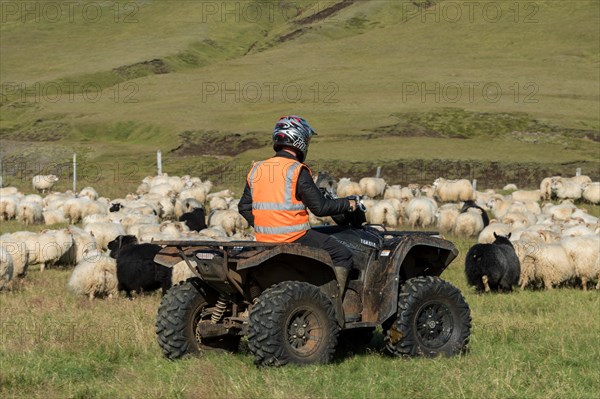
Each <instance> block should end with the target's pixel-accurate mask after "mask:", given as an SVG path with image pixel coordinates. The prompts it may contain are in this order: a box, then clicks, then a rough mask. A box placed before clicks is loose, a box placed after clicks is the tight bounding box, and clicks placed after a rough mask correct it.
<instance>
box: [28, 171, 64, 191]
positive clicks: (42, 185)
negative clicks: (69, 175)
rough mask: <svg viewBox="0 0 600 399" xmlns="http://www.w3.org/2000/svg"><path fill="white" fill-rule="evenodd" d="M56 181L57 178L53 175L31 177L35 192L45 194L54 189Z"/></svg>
mask: <svg viewBox="0 0 600 399" xmlns="http://www.w3.org/2000/svg"><path fill="white" fill-rule="evenodd" d="M57 181H58V177H56V176H55V175H36V176H33V179H32V184H33V188H34V189H35V190H37V191H41V192H43V193H45V192H46V191H49V190H50V189H51V188H52V187H54V184H56V182H57Z"/></svg>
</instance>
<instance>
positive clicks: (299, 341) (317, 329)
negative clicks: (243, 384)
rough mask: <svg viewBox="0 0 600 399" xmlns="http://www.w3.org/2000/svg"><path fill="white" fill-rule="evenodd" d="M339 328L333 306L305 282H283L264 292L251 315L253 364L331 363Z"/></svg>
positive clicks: (319, 291)
mask: <svg viewBox="0 0 600 399" xmlns="http://www.w3.org/2000/svg"><path fill="white" fill-rule="evenodd" d="M338 333H339V326H338V324H337V321H336V317H335V310H334V306H333V303H332V302H331V301H330V300H329V298H327V296H326V295H325V294H323V292H321V290H320V289H319V288H318V287H316V286H314V285H312V284H308V283H304V282H298V281H284V282H282V283H279V284H277V285H275V286H273V287H271V288H269V289H267V290H265V291H264V292H263V293H262V294H261V295H260V297H259V298H258V302H257V303H256V305H254V307H253V308H252V312H251V313H250V323H249V332H248V347H249V349H250V351H251V352H252V354H253V355H254V363H256V364H257V365H264V366H282V365H284V364H287V363H295V364H313V363H321V364H324V363H328V362H330V361H331V359H332V357H333V354H334V352H335V348H336V345H337V339H338Z"/></svg>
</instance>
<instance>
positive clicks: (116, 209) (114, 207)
mask: <svg viewBox="0 0 600 399" xmlns="http://www.w3.org/2000/svg"><path fill="white" fill-rule="evenodd" d="M123 208H124V206H123V205H121V204H120V203H119V202H115V203H114V204H112V205H111V206H110V208H109V210H108V211H109V212H119V211H120V210H121V209H123Z"/></svg>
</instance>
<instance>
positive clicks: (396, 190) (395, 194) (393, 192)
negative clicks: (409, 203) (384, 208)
mask: <svg viewBox="0 0 600 399" xmlns="http://www.w3.org/2000/svg"><path fill="white" fill-rule="evenodd" d="M401 192H402V186H400V185H399V184H396V185H393V186H387V187H386V188H385V191H384V193H383V199H391V198H396V199H398V200H401V199H402V197H401Z"/></svg>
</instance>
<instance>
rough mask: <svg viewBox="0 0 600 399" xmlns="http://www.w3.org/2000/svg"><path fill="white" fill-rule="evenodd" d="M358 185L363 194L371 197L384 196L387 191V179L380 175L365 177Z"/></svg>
mask: <svg viewBox="0 0 600 399" xmlns="http://www.w3.org/2000/svg"><path fill="white" fill-rule="evenodd" d="M358 185H359V186H360V190H361V191H362V192H363V195H366V196H367V197H369V198H377V197H381V196H383V192H384V191H385V185H386V184H385V180H383V179H381V178H379V177H363V178H362V179H360V180H359V182H358Z"/></svg>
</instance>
